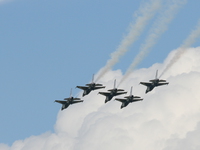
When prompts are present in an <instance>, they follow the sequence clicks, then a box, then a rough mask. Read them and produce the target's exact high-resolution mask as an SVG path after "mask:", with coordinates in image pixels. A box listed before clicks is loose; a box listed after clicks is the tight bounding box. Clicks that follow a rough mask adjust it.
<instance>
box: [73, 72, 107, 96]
mask: <svg viewBox="0 0 200 150" xmlns="http://www.w3.org/2000/svg"><path fill="white" fill-rule="evenodd" d="M76 87H77V88H79V89H82V90H84V92H83V96H85V95H88V94H89V93H90V92H91V91H93V90H97V89H102V88H105V86H103V85H102V84H97V83H94V75H93V78H92V83H89V84H86V86H76Z"/></svg>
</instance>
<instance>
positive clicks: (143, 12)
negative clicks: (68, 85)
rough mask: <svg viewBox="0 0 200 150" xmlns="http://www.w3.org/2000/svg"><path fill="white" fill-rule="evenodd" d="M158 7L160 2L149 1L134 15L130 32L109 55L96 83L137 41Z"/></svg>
mask: <svg viewBox="0 0 200 150" xmlns="http://www.w3.org/2000/svg"><path fill="white" fill-rule="evenodd" d="M160 6H161V0H151V1H150V2H149V3H145V4H144V5H142V7H140V8H139V10H138V11H137V13H136V14H137V18H136V21H135V24H133V23H131V25H130V31H129V32H128V34H127V36H126V37H124V39H123V40H122V41H121V44H120V45H119V47H118V48H117V50H116V51H115V52H113V53H112V54H111V59H109V60H108V61H107V63H106V65H105V66H104V67H103V68H102V69H101V70H100V73H99V75H98V77H97V78H96V81H98V80H99V79H100V78H101V77H102V76H103V75H104V74H105V73H106V72H107V71H108V70H110V69H111V68H112V67H113V66H114V65H115V64H116V63H117V62H118V61H119V59H120V57H121V56H123V55H124V54H125V53H126V52H127V51H128V48H129V47H130V46H131V44H132V43H133V42H135V41H136V40H137V38H138V37H139V35H140V34H141V32H142V31H143V29H144V27H145V26H146V24H147V22H148V20H150V19H151V18H152V17H153V16H154V14H155V12H156V11H157V10H158V9H159V8H160Z"/></svg>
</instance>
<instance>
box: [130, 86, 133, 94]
mask: <svg viewBox="0 0 200 150" xmlns="http://www.w3.org/2000/svg"><path fill="white" fill-rule="evenodd" d="M132 89H133V87H131V90H130V96H131V95H132Z"/></svg>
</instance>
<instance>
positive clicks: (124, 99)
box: [115, 87, 143, 109]
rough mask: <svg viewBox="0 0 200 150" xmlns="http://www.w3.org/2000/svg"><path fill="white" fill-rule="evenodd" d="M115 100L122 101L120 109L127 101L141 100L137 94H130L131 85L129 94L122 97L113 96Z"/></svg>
mask: <svg viewBox="0 0 200 150" xmlns="http://www.w3.org/2000/svg"><path fill="white" fill-rule="evenodd" d="M115 100H117V101H120V102H122V105H121V109H122V108H124V107H126V106H127V105H128V104H129V103H132V102H137V101H141V100H143V99H142V98H141V97H139V96H134V95H132V87H131V91H130V95H129V96H125V97H124V98H115Z"/></svg>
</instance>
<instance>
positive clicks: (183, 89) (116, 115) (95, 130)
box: [0, 47, 200, 150]
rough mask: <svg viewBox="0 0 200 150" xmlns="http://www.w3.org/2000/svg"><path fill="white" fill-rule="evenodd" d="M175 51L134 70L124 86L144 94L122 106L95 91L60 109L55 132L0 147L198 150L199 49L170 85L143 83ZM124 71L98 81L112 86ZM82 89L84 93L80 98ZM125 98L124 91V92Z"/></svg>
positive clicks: (182, 62) (170, 75) (169, 76)
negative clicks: (147, 66) (62, 109)
mask: <svg viewBox="0 0 200 150" xmlns="http://www.w3.org/2000/svg"><path fill="white" fill-rule="evenodd" d="M176 51H177V50H174V51H172V52H171V53H170V54H169V56H168V57H167V58H166V60H165V62H164V63H163V64H154V65H152V66H151V67H150V68H143V69H138V70H135V71H133V72H132V73H131V75H130V76H129V78H128V79H127V80H126V81H125V82H124V83H123V84H121V87H120V88H124V89H125V90H126V91H129V90H130V87H131V86H133V94H135V95H138V96H141V97H143V98H144V100H143V101H140V102H136V103H131V104H129V105H128V106H127V107H125V108H123V109H120V105H121V103H119V102H117V101H114V100H112V101H110V102H108V103H106V104H105V103H104V99H105V97H104V96H102V95H97V91H93V92H91V93H90V94H89V95H87V96H85V97H84V98H83V99H84V100H85V101H84V102H83V103H81V104H77V105H73V106H70V107H69V108H67V109H66V110H64V111H59V113H58V116H57V121H56V124H55V133H50V132H47V133H44V134H42V135H38V136H31V137H29V138H27V139H25V140H18V141H15V142H14V143H13V144H12V145H11V147H9V146H7V145H5V144H0V150H33V149H34V150H35V149H37V150H56V149H59V150H66V149H68V150H80V149H81V150H85V149H87V150H94V149H95V150H100V149H101V150H102V149H105V150H108V149H115V150H121V149H126V150H133V149H139V150H147V149H148V150H180V149H183V150H186V149H187V150H188V149H190V150H197V149H199V147H200V145H199V141H198V140H199V135H200V134H199V133H200V101H199V97H200V92H198V90H199V85H200V57H199V56H200V47H197V48H188V49H187V50H186V51H185V53H184V55H182V57H181V58H180V59H179V62H178V63H176V64H175V65H174V66H173V68H172V69H170V71H168V72H167V73H166V74H165V79H166V80H167V81H169V85H165V86H161V87H157V88H155V89H154V90H153V91H151V92H150V93H148V94H144V93H145V89H146V87H145V86H142V85H138V83H139V82H140V81H147V80H149V79H153V78H154V76H155V70H157V69H158V70H160V69H162V68H163V67H164V66H165V65H166V64H167V63H168V62H169V61H170V59H171V58H172V57H173V56H174V54H175V53H176ZM122 76H123V75H122V72H121V71H120V70H114V71H109V72H108V73H107V74H106V75H105V76H104V77H103V78H101V80H100V81H99V82H101V83H103V84H105V85H106V89H102V91H105V90H107V89H110V88H112V87H113V81H114V79H117V81H118V80H120V79H121V78H122ZM81 95H82V93H80V96H81ZM121 97H123V95H122V96H121Z"/></svg>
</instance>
